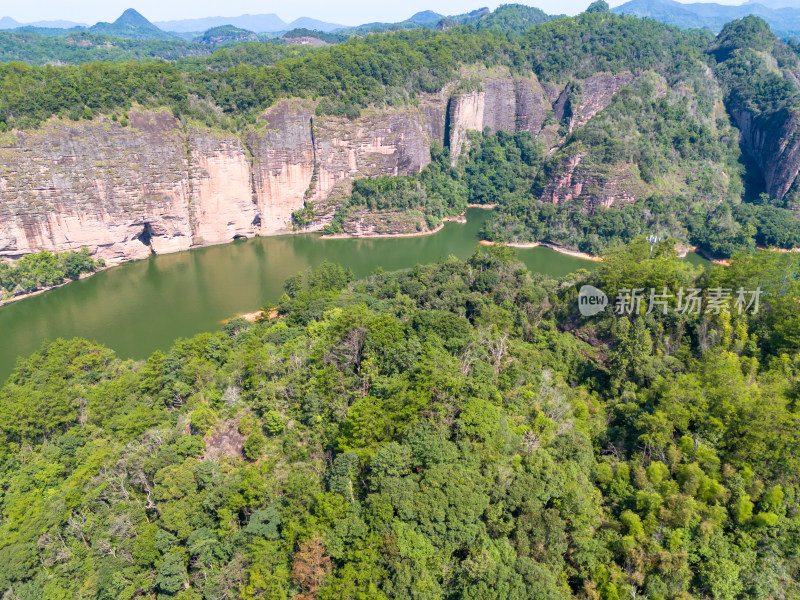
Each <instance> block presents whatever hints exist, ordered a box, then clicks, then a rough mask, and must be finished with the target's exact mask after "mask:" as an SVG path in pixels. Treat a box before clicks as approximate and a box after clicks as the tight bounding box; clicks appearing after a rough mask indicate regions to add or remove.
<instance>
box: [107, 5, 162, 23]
mask: <svg viewBox="0 0 800 600" xmlns="http://www.w3.org/2000/svg"><path fill="white" fill-rule="evenodd" d="M114 25H132V26H134V27H137V26H145V27H147V26H150V27H153V24H152V23H151V22H150V21H148V20H147V19H145V18H144V17H143V16H142V14H141V13H140V12H139V11H137V10H136V9H134V8H129V9H128V10H126V11H125V12H124V13H122V14H121V15H120V16H119V18H118V19H117V20H116V21H114Z"/></svg>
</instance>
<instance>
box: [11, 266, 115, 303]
mask: <svg viewBox="0 0 800 600" xmlns="http://www.w3.org/2000/svg"><path fill="white" fill-rule="evenodd" d="M115 266H116V265H108V264H107V265H106V266H104V267H98V268H97V269H95V270H94V271H91V272H89V273H81V275H80V277H78V279H67V280H66V281H62V282H61V283H59V284H56V285H51V286H48V287H45V288H40V289H38V290H35V291H33V292H26V293H24V294H18V295H16V296H11V297H10V298H6V299H4V300H0V306H5V305H6V304H12V303H14V302H17V301H18V300H25V298H33V297H34V296H39V295H41V294H44V293H45V292H50V291H52V290H57V289H58V288H60V287H64V286H65V285H69V284H70V283H73V282H74V281H80V280H81V279H86V278H87V277H91V276H92V275H95V274H97V273H99V272H100V271H105V270H106V269H110V268H111V267H115Z"/></svg>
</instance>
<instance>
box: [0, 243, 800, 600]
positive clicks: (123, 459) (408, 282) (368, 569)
mask: <svg viewBox="0 0 800 600" xmlns="http://www.w3.org/2000/svg"><path fill="white" fill-rule="evenodd" d="M649 256H650V247H649V245H648V244H647V243H646V242H644V241H643V240H641V239H640V240H637V241H635V242H634V243H633V244H632V245H631V246H629V247H628V248H626V249H620V250H617V251H615V252H614V253H612V254H611V255H609V256H607V257H606V261H605V262H604V263H603V264H602V265H601V266H600V268H599V269H598V270H597V272H596V273H595V274H593V275H589V274H587V273H586V272H582V273H579V274H576V275H573V276H571V277H568V278H566V279H565V280H563V281H555V280H548V279H544V278H542V277H541V276H537V275H534V274H531V273H529V272H527V271H526V270H525V269H524V268H522V266H521V265H520V264H519V263H517V262H515V260H514V254H513V251H512V250H510V249H508V248H505V247H503V246H496V247H493V248H491V249H489V250H488V251H486V252H478V251H476V253H475V255H474V256H473V257H472V258H470V259H469V260H468V261H466V262H460V261H458V260H456V259H453V258H450V259H446V260H442V261H440V262H439V263H437V264H434V265H430V266H421V267H417V268H415V269H413V270H409V271H405V272H400V273H391V274H382V273H377V274H375V275H374V276H372V277H370V278H369V279H367V280H364V281H350V277H349V276H348V274H347V273H346V272H344V271H343V270H342V269H341V268H339V267H337V266H335V265H332V264H327V265H323V266H322V267H320V268H319V269H318V270H316V271H313V272H309V273H305V274H299V275H298V276H297V277H294V278H292V279H290V280H289V281H287V282H286V285H285V289H286V294H285V295H284V296H283V298H281V300H280V302H279V305H278V306H277V313H278V316H277V317H275V318H272V319H271V320H265V321H263V322H261V323H256V324H251V323H247V322H246V321H243V320H235V321H232V322H230V323H228V324H227V325H225V326H224V328H223V329H222V331H220V332H217V333H206V334H201V335H198V336H196V337H194V338H192V339H186V340H179V341H178V342H176V344H175V346H174V347H172V348H171V349H169V350H168V351H166V352H157V353H155V354H154V355H152V356H151V357H150V358H149V359H147V360H146V361H141V362H137V361H130V360H121V359H119V358H117V357H116V356H115V355H114V353H113V351H112V350H109V349H106V348H103V347H101V346H98V345H96V344H92V343H89V342H86V341H83V340H78V339H76V340H58V341H56V342H54V343H52V344H50V345H45V346H44V347H42V349H41V350H40V351H39V352H37V353H36V354H34V355H33V356H31V357H30V358H26V359H22V360H20V362H19V364H18V366H17V368H16V370H15V372H14V374H13V375H12V376H11V378H10V379H9V381H8V382H7V383H6V384H5V386H4V387H3V388H2V389H1V390H0V473H1V474H0V481H2V495H1V496H0V514H2V521H0V557H1V558H0V590H2V593H4V594H6V595H7V596H8V597H9V598H19V599H34V598H35V599H56V598H59V599H60V598H109V599H111V598H113V599H121V598H159V599H160V600H166V599H169V598H182V599H200V598H218V599H221V598H285V599H288V598H306V599H311V598H319V599H337V600H338V599H356V598H359V599H367V598H369V599H380V598H426V599H436V598H442V599H444V598H465V599H467V598H469V599H475V598H481V599H490V598H496V599H498V600H508V599H520V600H524V599H530V598H536V599H549V598H552V599H556V598H581V599H598V598H602V599H603V600H618V599H621V598H632V597H635V598H641V597H647V598H650V599H651V600H660V599H664V600H666V599H678V598H680V599H690V598H697V599H701V598H703V599H705V598H715V599H742V600H744V599H751V598H794V597H797V596H798V594H800V585H798V583H799V582H798V577H800V572H799V571H798V567H800V562H798V558H800V557H798V554H797V553H798V547H800V546H799V545H798V536H800V516H799V515H800V505H798V491H800V481H799V480H798V472H799V471H798V466H799V465H798V457H800V447H798V444H800V438H798V431H800V427H798V425H800V423H799V422H798V407H797V401H798V389H800V361H799V360H798V356H800V354H798V350H800V338H799V337H798V331H800V322H798V319H799V317H798V311H797V310H796V306H797V302H798V301H799V300H800V289H799V288H798V285H799V284H798V281H800V280H798V277H797V276H798V274H800V269H799V268H798V265H797V260H796V259H794V258H792V257H790V256H789V255H785V254H776V253H767V252H759V253H756V254H749V255H741V256H737V257H736V258H735V260H734V261H733V266H731V267H728V268H722V267H716V268H714V270H712V271H710V272H708V273H703V272H701V271H698V270H693V269H692V268H691V267H690V266H688V265H687V263H684V262H681V261H679V260H677V259H676V258H675V257H674V242H673V241H668V242H664V243H662V244H660V245H659V246H657V247H656V248H655V250H654V252H653V254H652V258H650V257H649ZM787 275H788V277H787ZM586 283H591V284H593V285H595V286H597V287H599V288H601V289H604V290H605V291H606V292H607V293H609V295H610V296H611V298H612V302H613V299H614V297H615V296H616V292H617V290H623V289H624V288H634V287H636V288H638V287H645V288H650V287H652V288H655V289H656V290H658V293H659V294H661V293H663V292H667V293H672V294H675V295H677V294H678V293H679V290H681V289H682V288H690V287H697V288H702V289H704V290H706V291H705V292H704V293H703V294H702V295H703V296H705V297H706V301H705V302H704V304H703V306H702V310H700V311H698V313H697V314H695V313H694V311H693V310H689V311H684V312H679V311H677V310H676V306H675V299H674V298H673V300H671V301H669V303H668V304H669V306H668V312H667V313H666V314H665V313H664V312H662V309H661V307H660V306H657V307H656V309H655V310H653V311H650V312H648V311H647V302H646V301H645V302H644V303H643V304H642V305H641V307H640V308H639V309H635V308H634V309H631V312H630V313H628V312H624V313H623V314H622V315H616V316H615V315H613V314H610V313H611V309H608V310H607V312H606V313H603V314H600V315H596V316H593V317H580V316H579V314H578V304H577V299H576V294H577V291H578V288H579V287H580V286H582V285H583V284H586ZM758 286H760V288H761V289H762V290H763V295H762V296H761V297H760V301H759V306H758V308H757V309H755V307H754V306H753V305H752V303H751V304H750V305H749V306H747V307H740V308H744V309H745V310H737V309H736V305H735V304H734V303H733V302H731V303H729V305H728V308H729V310H730V312H727V313H726V312H719V314H714V313H715V311H714V310H713V308H711V309H710V310H707V307H713V305H712V304H709V302H711V300H710V299H709V298H711V297H712V296H713V294H714V292H713V289H714V288H730V289H732V290H734V293H733V296H732V298H733V299H735V298H736V297H737V294H736V292H735V290H738V289H739V288H740V287H741V288H743V289H744V290H755V289H756V288H757V287H758ZM623 293H624V292H623ZM751 299H752V298H751ZM266 310H267V311H271V310H272V308H271V307H269V306H268V307H266ZM754 313H755V314H754Z"/></svg>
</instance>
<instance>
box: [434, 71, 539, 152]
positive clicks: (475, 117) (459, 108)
mask: <svg viewBox="0 0 800 600" xmlns="http://www.w3.org/2000/svg"><path fill="white" fill-rule="evenodd" d="M475 79H477V80H478V82H479V84H480V86H479V89H476V90H473V91H469V92H462V93H456V94H454V95H453V97H452V98H451V100H450V103H449V106H448V113H447V123H448V126H449V127H448V129H449V131H448V132H447V134H448V135H449V139H448V140H447V141H448V143H449V145H450V156H451V158H452V159H453V160H454V161H455V160H457V159H458V157H459V155H460V154H461V151H462V149H463V145H464V141H465V140H466V133H467V131H483V129H484V128H486V127H488V128H489V130H490V131H492V133H496V132H498V131H508V132H516V131H530V132H531V133H533V134H534V135H536V134H537V133H539V131H541V129H542V125H543V124H544V121H545V119H546V118H547V114H548V111H550V110H551V107H550V103H549V102H548V100H547V97H546V95H545V91H544V89H543V88H542V86H541V85H540V84H539V81H538V80H537V79H536V77H535V76H533V75H531V76H530V77H514V76H512V75H511V74H510V73H509V72H508V71H507V70H503V69H501V70H488V69H487V70H483V71H479V72H478V73H477V75H475Z"/></svg>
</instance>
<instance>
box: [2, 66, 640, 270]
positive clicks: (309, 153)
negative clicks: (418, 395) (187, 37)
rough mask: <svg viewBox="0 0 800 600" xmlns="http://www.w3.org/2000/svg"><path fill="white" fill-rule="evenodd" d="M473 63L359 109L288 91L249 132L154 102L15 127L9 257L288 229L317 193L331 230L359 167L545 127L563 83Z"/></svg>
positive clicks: (117, 258) (119, 249)
mask: <svg viewBox="0 0 800 600" xmlns="http://www.w3.org/2000/svg"><path fill="white" fill-rule="evenodd" d="M462 75H463V77H464V81H470V82H472V83H474V85H471V86H470V87H473V88H474V90H473V91H462V92H453V91H452V90H454V89H456V83H453V84H450V85H448V86H445V87H444V88H443V89H442V90H441V91H440V92H438V93H434V94H420V95H419V96H418V97H417V99H416V101H415V102H414V103H413V104H408V105H405V106H402V107H387V108H380V109H379V108H372V109H368V110H365V111H364V112H363V114H362V116H361V117H359V118H357V119H353V120H348V119H345V118H342V117H333V116H317V115H316V114H315V110H316V103H315V102H314V101H312V100H284V101H281V102H279V103H277V104H276V105H274V106H273V107H271V108H270V109H268V110H267V111H266V112H265V113H264V114H263V115H262V116H261V117H260V119H259V120H258V122H257V124H256V125H255V126H253V127H252V128H250V129H249V130H247V131H245V132H244V133H242V134H241V135H237V134H235V133H231V132H223V131H218V130H213V129H210V128H207V127H204V126H201V125H197V124H193V123H185V122H180V121H179V120H177V119H176V118H174V117H173V116H172V114H170V113H169V112H166V111H160V112H159V111H144V110H139V111H132V112H131V113H130V114H129V115H128V118H129V122H130V125H129V126H125V127H123V126H122V125H121V124H120V123H118V122H117V121H112V120H110V119H107V118H105V117H98V118H96V119H94V120H91V121H78V122H73V121H68V120H57V119H53V120H51V121H49V122H47V123H46V124H45V125H44V126H43V127H42V128H41V129H40V130H35V131H16V132H13V133H12V134H3V135H2V137H0V257H10V258H16V257H19V256H22V255H24V254H27V253H30V252H35V251H38V250H41V249H48V250H55V251H64V250H70V249H77V248H79V247H81V246H87V247H89V248H90V250H91V251H92V252H93V253H94V254H95V255H96V257H98V258H103V259H105V260H106V261H108V262H110V263H116V262H121V261H124V260H130V259H136V258H143V257H145V256H147V255H148V254H150V253H153V252H154V253H165V252H174V251H178V250H186V249H188V248H192V247H195V246H202V245H208V244H218V243H223V242H227V241H230V240H232V239H235V238H237V237H251V236H255V235H271V234H276V233H282V232H287V231H290V228H291V218H292V213H293V212H294V211H296V210H298V209H300V208H302V207H303V206H304V203H305V202H313V203H314V206H315V212H316V214H317V221H316V222H315V224H314V227H316V228H321V227H322V226H323V225H324V224H325V223H326V222H327V221H328V220H329V219H330V217H331V216H332V214H333V212H334V210H335V208H336V206H337V205H338V203H339V202H341V200H342V198H343V197H344V196H346V194H347V193H348V192H349V184H350V182H351V181H352V180H353V179H355V178H358V177H366V176H375V175H407V174H411V173H416V172H419V171H420V170H421V169H422V168H423V167H424V166H425V165H426V164H427V163H428V161H429V160H430V146H431V144H432V143H433V142H440V143H442V144H443V145H445V146H449V147H450V151H451V156H452V158H453V159H454V160H455V159H457V157H458V155H459V153H460V151H461V149H462V146H463V144H464V141H465V140H466V132H467V131H469V130H483V129H484V128H487V127H488V128H489V129H490V130H491V131H493V132H496V131H500V130H504V131H508V132H515V131H530V132H531V133H533V134H534V135H536V134H539V133H540V132H541V131H542V128H543V126H544V123H545V122H546V120H547V118H548V115H550V114H552V111H553V107H552V102H551V99H550V97H551V96H554V93H555V91H554V90H553V89H547V90H546V89H544V88H543V87H542V85H540V83H539V82H538V81H537V79H536V77H535V76H533V75H530V76H528V77H521V76H517V75H512V74H511V73H510V72H509V71H508V70H507V69H502V68H493V69H486V68H473V69H471V70H469V71H465V72H464V73H463V74H462ZM624 77H625V76H610V75H609V76H605V75H603V76H595V77H594V78H590V80H587V82H585V85H584V95H583V96H582V99H581V104H580V106H579V107H578V110H577V111H576V115H577V116H576V117H575V118H576V119H578V120H577V121H576V122H580V119H588V118H589V117H590V116H591V115H592V114H594V112H596V111H597V110H600V109H601V108H602V106H604V105H605V104H607V102H608V100H609V99H610V97H611V96H613V94H614V93H616V91H617V90H618V89H619V87H620V86H621V85H622V83H623V82H624V80H625V79H624ZM466 89H467V90H468V89H469V87H467V88H466ZM587 89H588V90H590V91H592V90H595V91H596V93H597V95H598V98H599V99H597V100H592V99H591V98H588V97H587V96H586V90H587ZM562 93H563V88H562V91H560V92H558V95H561V94H562ZM592 93H594V92H592ZM551 122H552V120H551ZM550 129H552V127H550ZM552 135H553V132H550V131H549V130H548V133H547V136H545V137H548V136H549V137H548V139H549V138H550V137H552ZM554 198H555V196H554Z"/></svg>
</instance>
